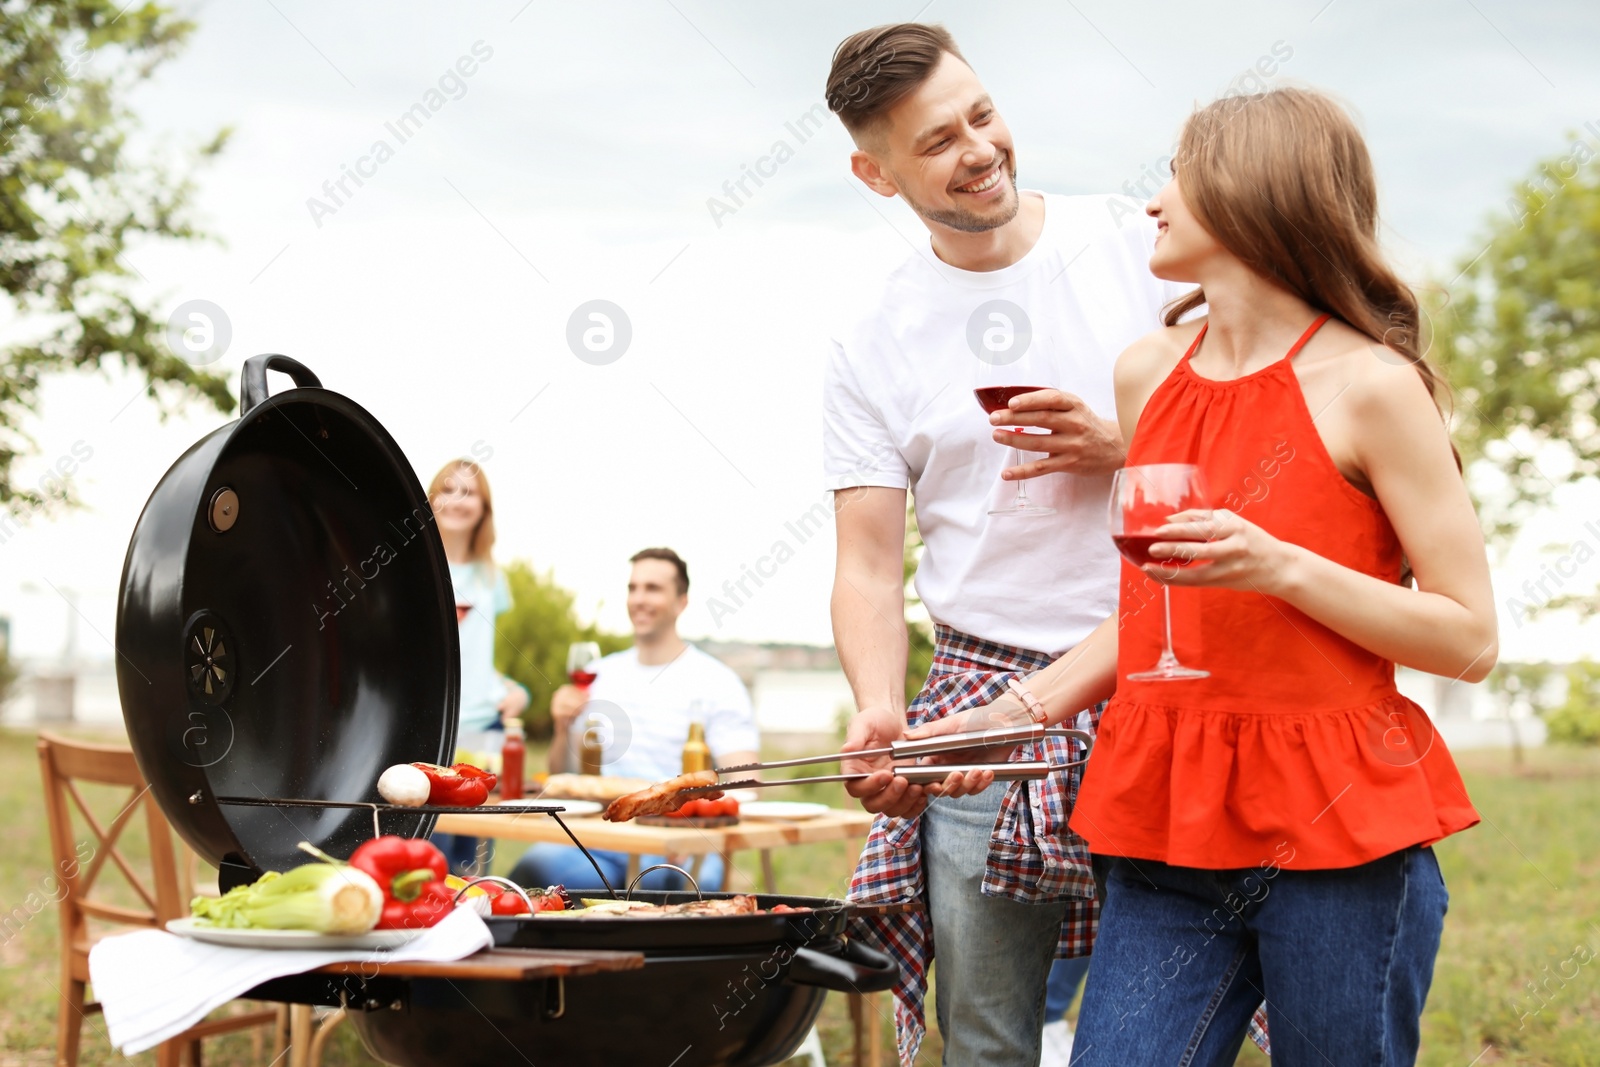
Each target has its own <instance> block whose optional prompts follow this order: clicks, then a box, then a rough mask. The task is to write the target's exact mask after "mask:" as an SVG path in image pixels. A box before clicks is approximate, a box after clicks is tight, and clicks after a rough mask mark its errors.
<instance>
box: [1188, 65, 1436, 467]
mask: <svg viewBox="0 0 1600 1067" xmlns="http://www.w3.org/2000/svg"><path fill="white" fill-rule="evenodd" d="M1172 166H1173V173H1174V174H1175V175H1176V176H1177V178H1178V182H1179V184H1180V185H1181V186H1182V189H1183V198H1184V201H1185V202H1186V203H1187V204H1188V206H1189V209H1190V210H1191V211H1193V212H1194V214H1195V217H1196V218H1197V219H1198V220H1199V222H1200V224H1201V225H1203V226H1204V227H1205V228H1206V230H1207V232H1209V233H1210V234H1211V235H1212V236H1213V237H1215V238H1216V239H1217V241H1218V243H1220V244H1221V245H1222V246H1223V247H1224V248H1226V249H1227V250H1228V251H1229V252H1231V253H1233V254H1234V255H1235V256H1237V257H1238V258H1239V259H1240V260H1241V261H1242V262H1243V263H1244V264H1245V266H1247V267H1249V268H1250V269H1251V270H1253V271H1254V272H1255V273H1257V274H1259V275H1261V276H1262V277H1264V278H1268V279H1270V280H1271V281H1273V282H1276V283H1277V284H1278V285H1280V286H1282V287H1283V288H1284V289H1286V290H1288V291H1289V292H1291V293H1293V294H1294V295H1295V296H1297V297H1299V298H1300V299H1301V300H1304V301H1305V302H1306V303H1308V304H1310V305H1311V306H1312V307H1314V308H1318V309H1320V310H1322V311H1326V312H1328V313H1329V314H1331V315H1332V316H1333V317H1334V318H1336V319H1339V320H1341V321H1343V322H1344V323H1346V324H1348V325H1349V326H1350V327H1352V328H1353V329H1355V330H1358V331H1360V332H1361V333H1364V334H1366V335H1367V336H1368V337H1370V338H1372V339H1373V340H1374V341H1376V342H1377V343H1379V344H1381V345H1387V346H1388V347H1389V348H1392V349H1393V350H1394V351H1396V352H1398V353H1400V354H1401V355H1402V356H1403V357H1405V359H1406V360H1408V361H1409V362H1410V363H1411V365H1412V366H1413V367H1415V368H1416V369H1417V373H1418V374H1420V375H1422V381H1423V383H1424V384H1425V385H1426V386H1427V387H1428V394H1429V395H1430V396H1432V397H1433V402H1434V405H1435V406H1436V407H1438V408H1439V409H1440V413H1441V415H1442V414H1443V412H1444V404H1443V403H1442V401H1443V400H1444V398H1445V397H1447V396H1448V393H1449V388H1448V386H1447V385H1446V384H1445V383H1444V381H1443V379H1441V378H1440V377H1439V374H1438V372H1436V371H1435V370H1434V369H1433V368H1432V367H1431V366H1429V365H1428V362H1427V360H1425V359H1424V358H1423V347H1422V346H1423V340H1422V337H1421V321H1420V319H1421V315H1420V311H1419V308H1418V304H1417V297H1416V294H1415V293H1413V292H1412V291H1411V288H1410V286H1408V285H1406V284H1405V283H1404V282H1403V281H1401V280H1400V278H1399V277H1398V276H1397V275H1396V274H1395V273H1394V271H1393V270H1391V269H1390V267H1389V265H1388V263H1387V262H1385V261H1384V258H1383V253H1382V251H1381V250H1380V249H1379V247H1378V234H1377V229H1378V189H1377V182H1376V181H1375V180H1374V179H1373V174H1372V158H1371V156H1369V155H1368V154H1367V145H1366V141H1365V140H1363V139H1362V136H1361V132H1360V131H1359V130H1357V129H1356V125H1355V123H1354V122H1353V121H1351V118H1350V116H1349V114H1347V113H1346V112H1345V110H1344V108H1342V107H1340V106H1339V104H1337V103H1336V102H1334V101H1333V100H1332V99H1330V98H1329V97H1327V96H1324V95H1323V94H1321V93H1318V92H1314V91H1312V90H1309V89H1295V88H1282V89H1273V90H1270V91H1268V92H1264V93H1256V94H1251V95H1245V96H1230V97H1223V98H1222V99H1220V100H1216V101H1213V102H1212V103H1210V104H1207V105H1206V106H1205V107H1203V108H1200V109H1199V110H1197V111H1195V113H1194V114H1192V115H1190V116H1189V121H1188V122H1186V123H1184V126H1183V133H1182V135H1181V136H1180V137H1179V140H1178V150H1177V153H1176V155H1175V156H1174V157H1173V165H1172ZM1205 300H1206V297H1205V293H1204V292H1202V291H1201V290H1199V289H1196V290H1195V291H1194V292H1192V293H1189V294H1188V295H1187V296H1184V297H1181V298H1180V299H1178V300H1176V301H1174V302H1173V303H1172V304H1171V305H1170V306H1169V307H1168V308H1167V312H1166V324H1167V325H1168V326H1173V325H1176V324H1177V322H1178V320H1179V319H1180V318H1181V317H1182V316H1183V315H1185V314H1187V313H1188V312H1190V311H1192V310H1194V309H1195V308H1197V307H1199V306H1200V305H1201V304H1204V303H1205ZM1460 462H1461V460H1460V456H1459V455H1457V457H1456V463H1457V465H1458V466H1459V464H1460Z"/></svg>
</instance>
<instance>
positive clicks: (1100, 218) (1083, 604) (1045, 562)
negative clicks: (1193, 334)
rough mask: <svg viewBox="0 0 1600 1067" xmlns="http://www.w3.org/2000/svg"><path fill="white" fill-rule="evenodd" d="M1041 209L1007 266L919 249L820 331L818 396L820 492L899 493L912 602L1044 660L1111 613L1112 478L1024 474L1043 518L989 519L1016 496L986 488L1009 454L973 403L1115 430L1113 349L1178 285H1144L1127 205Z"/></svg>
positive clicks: (1144, 262)
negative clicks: (854, 316) (988, 389)
mask: <svg viewBox="0 0 1600 1067" xmlns="http://www.w3.org/2000/svg"><path fill="white" fill-rule="evenodd" d="M1023 195H1025V196H1027V195H1035V196H1037V195H1040V194H1037V193H1031V194H1030V193H1024V194H1023ZM1044 202H1045V220H1044V228H1043V230H1042V232H1041V233H1040V235H1039V240H1038V241H1037V242H1036V243H1035V244H1034V246H1033V248H1031V249H1030V250H1029V251H1028V253H1027V255H1025V256H1023V257H1022V259H1020V260H1018V261H1017V262H1016V263H1013V264H1012V265H1011V266H1009V267H1004V268H1002V269H1000V270H995V271H984V272H974V271H966V270H959V269H957V268H955V267H952V266H950V265H949V264H947V263H944V262H943V261H941V260H939V259H938V257H936V256H935V255H934V254H933V252H932V250H931V248H930V249H929V250H927V251H919V252H918V253H916V254H914V255H912V256H910V257H909V258H907V260H906V261H905V263H904V264H902V265H901V266H900V267H899V268H897V269H896V270H895V271H894V272H893V273H892V274H890V276H889V278H888V280H887V282H886V283H885V285H884V288H883V290H882V292H881V294H880V295H879V297H878V302H877V304H876V306H875V307H873V308H872V310H870V311H869V312H868V313H867V314H865V315H864V316H863V317H862V318H861V319H860V320H859V321H857V322H856V323H855V324H854V326H853V327H851V328H850V329H848V330H846V331H844V332H843V333H842V334H841V335H836V337H835V339H834V343H833V345H832V352H831V358H830V359H829V362H828V367H827V372H826V375H825V380H824V386H823V466H824V472H825V476H826V487H827V488H828V489H830V490H833V489H846V488H851V487H854V486H887V487H889V488H894V489H901V488H909V489H910V490H911V491H912V494H913V496H914V498H915V501H916V511H917V525H918V528H919V529H920V530H921V533H922V539H923V543H924V545H925V548H924V550H923V554H922V559H921V563H920V565H919V566H918V568H917V577H916V589H917V595H918V596H920V597H921V598H922V602H923V604H924V605H925V606H926V607H927V609H928V613H929V614H930V615H931V616H932V618H933V620H934V621H935V622H937V623H941V624H943V625H946V626H951V627H954V628H955V629H957V630H960V631H962V632H964V633H967V634H971V635H972V636H974V637H979V638H983V639H985V640H989V641H997V642H1000V643H1003V644H1008V645H1016V646H1020V647H1022V648H1028V649H1033V650H1035V651H1039V652H1044V653H1047V654H1050V655H1059V654H1060V653H1062V652H1064V651H1066V650H1067V649H1068V648H1070V647H1072V646H1073V645H1074V644H1076V643H1077V642H1078V641H1080V640H1082V639H1083V638H1084V637H1086V636H1087V635H1088V633H1089V631H1090V630H1092V629H1093V628H1094V627H1095V626H1097V625H1098V624H1099V623H1100V622H1101V620H1103V619H1105V618H1106V616H1108V615H1110V614H1111V613H1112V612H1113V611H1114V610H1115V609H1116V604H1117V584H1116V583H1117V574H1118V567H1117V558H1118V557H1117V552H1116V549H1115V548H1114V547H1113V546H1112V544H1111V536H1110V532H1109V530H1108V528H1107V523H1106V508H1107V504H1108V501H1109V498H1110V491H1111V477H1110V476H1109V475H1105V476H1096V477H1088V476H1084V475H1074V474H1049V475H1045V476H1043V477H1040V478H1031V479H1029V480H1028V481H1027V483H1026V485H1027V491H1028V495H1029V497H1030V498H1031V499H1032V500H1033V501H1034V502H1035V503H1040V504H1047V505H1049V506H1050V507H1053V508H1055V509H1056V512H1057V513H1056V514H1055V515H1049V516H1043V517H1033V518H1025V517H1017V516H1012V515H993V516H991V515H989V514H987V512H988V510H989V509H990V508H992V507H995V506H996V505H997V504H998V505H1001V506H1004V505H1005V504H1006V503H1008V502H1009V501H1010V500H1011V499H1012V498H1013V497H1014V496H1015V493H1016V483H1014V482H1002V481H1001V480H1000V472H1001V470H1002V469H1004V468H1005V467H1006V466H1009V465H1010V464H1011V462H1012V461H1011V460H1010V458H1009V457H1010V449H1008V448H1006V447H1004V446H1002V445H1000V444H997V443H995V442H994V441H993V440H992V439H991V434H992V432H993V427H991V426H990V425H989V420H988V417H987V416H986V415H985V413H984V412H983V409H982V408H981V407H979V405H978V402H977V400H976V398H975V397H974V396H973V392H972V391H973V389H974V388H975V387H978V386H982V385H1003V384H1004V385H1042V386H1053V387H1055V388H1058V389H1063V390H1065V391H1066V392H1069V393H1073V394H1075V395H1076V396H1079V397H1081V398H1082V399H1083V400H1084V401H1085V402H1086V403H1087V404H1088V405H1089V406H1090V407H1091V408H1092V409H1093V410H1094V412H1095V413H1096V414H1097V415H1099V416H1100V417H1101V418H1106V419H1113V418H1115V417H1116V397H1115V393H1114V391H1113V387H1112V377H1111V374H1112V366H1113V364H1114V363H1115V362H1116V358H1117V356H1118V354H1120V353H1121V352H1122V350H1123V349H1125V348H1126V347H1127V346H1128V345H1129V344H1131V343H1132V342H1133V341H1134V340H1135V339H1137V338H1138V337H1140V336H1142V335H1144V334H1146V333H1148V332H1150V331H1151V330H1154V329H1156V328H1157V327H1159V326H1160V325H1161V321H1160V319H1161V308H1162V307H1163V305H1164V304H1166V303H1167V302H1168V301H1170V300H1172V299H1173V298H1175V297H1177V296H1179V295H1181V294H1182V293H1184V292H1185V291H1187V290H1188V289H1190V288H1192V286H1181V285H1173V284H1169V283H1165V282H1162V281H1161V280H1159V279H1157V278H1156V277H1155V276H1154V275H1152V274H1151V273H1150V270H1149V260H1150V251H1151V248H1152V245H1153V243H1154V241H1155V223H1154V221H1153V220H1151V219H1150V218H1148V217H1147V216H1146V215H1145V214H1144V211H1143V208H1142V205H1140V204H1139V203H1138V202H1137V201H1133V200H1131V199H1129V198H1127V197H1122V196H1056V195H1046V196H1045V197H1044ZM994 301H1005V302H1009V304H1010V305H1013V306H1010V307H1008V306H1007V305H1006V304H995V303H993V302H994ZM1017 308H1020V309H1021V312H1022V317H1021V318H1019V316H1018V315H1017V313H1016V309H1017ZM1029 324H1031V334H1030V331H1029V328H1028V327H1029ZM1019 345H1020V346H1021V347H1018V346H1019ZM980 352H981V353H982V354H983V357H984V358H980V356H979V353H980ZM1018 353H1020V356H1019V355H1018ZM997 364H999V365H1001V366H997ZM1034 458H1039V457H1038V454H1033V455H1029V454H1027V453H1024V459H1034Z"/></svg>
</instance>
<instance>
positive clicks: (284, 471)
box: [117, 355, 895, 1067]
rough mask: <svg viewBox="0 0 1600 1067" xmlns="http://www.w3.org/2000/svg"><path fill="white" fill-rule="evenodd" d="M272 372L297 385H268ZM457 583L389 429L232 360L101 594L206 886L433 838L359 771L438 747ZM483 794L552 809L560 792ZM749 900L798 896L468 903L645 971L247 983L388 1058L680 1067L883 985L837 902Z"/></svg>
mask: <svg viewBox="0 0 1600 1067" xmlns="http://www.w3.org/2000/svg"><path fill="white" fill-rule="evenodd" d="M269 370H272V371H279V372H282V373H284V374H287V375H288V376H289V378H290V379H291V380H292V381H293V383H294V388H291V389H288V390H285V391H282V392H280V393H278V394H276V395H270V394H269V391H268V383H267V372H268V371H269ZM454 600H455V598H454V595H453V593H452V590H451V586H450V576H449V569H448V566H447V563H446V560H445V556H444V548H443V545H442V544H441V542H440V540H439V535H438V532H437V530H436V529H435V528H434V525H433V514H432V510H431V508H430V506H429V502H428V499H427V496H426V494H425V492H424V490H423V488H422V486H421V485H420V484H419V483H418V481H417V479H416V476H415V475H414V474H413V473H412V471H411V468H410V465H409V464H408V463H407V461H406V460H405V458H404V456H403V454H402V453H401V451H400V448H399V446H398V445H397V444H396V443H395V441H394V439H393V438H392V437H390V436H389V434H388V433H387V432H386V431H385V430H384V429H383V427H382V426H381V425H379V423H378V422H377V420H376V419H374V418H373V417H372V416H371V415H370V414H369V413H368V412H366V411H365V410H363V409H362V408H361V407H360V406H359V405H357V404H356V403H355V402H353V401H351V400H350V399H348V398H347V397H344V396H342V395H340V394H339V393H336V392H333V391H331V390H328V389H325V388H323V387H322V385H321V382H320V381H319V380H318V378H317V376H316V375H315V374H313V373H312V372H311V370H310V369H308V368H307V367H305V366H304V365H303V364H301V363H299V362H297V361H296V360H293V359H290V358H289V357H287V356H283V355H263V356H256V357H254V358H252V359H250V360H248V361H246V363H245V366H244V372H243V381H242V385H241V390H240V402H239V418H238V419H237V420H235V421H234V422H231V423H228V424H227V425H225V426H223V427H221V428H219V429H217V430H215V431H213V432H212V433H210V434H209V435H207V436H206V437H204V438H202V439H201V440H200V441H199V442H197V443H196V444H195V445H194V446H193V447H191V448H190V449H189V450H188V451H187V452H185V453H184V454H183V455H182V456H181V457H179V459H178V460H177V462H176V463H174V464H173V466H172V467H171V469H169V470H168V471H167V473H166V474H165V475H164V476H163V477H162V479H161V481H160V482H159V483H158V484H157V485H156V487H155V490H154V491H153V492H152V494H151V496H150V499H149V501H148V503H146V505H145V508H144V511H143V513H142V514H141V515H140V517H139V521H138V523H137V525H136V526H135V528H134V532H133V537H132V539H131V541H130V542H129V545H128V554H127V559H126V561H125V563H124V567H123V574H122V583H121V590H120V595H119V600H118V605H117V648H118V651H119V653H120V655H119V658H118V661H117V681H118V688H119V691H120V695H121V699H122V708H123V717H124V720H125V721H126V724H127V728H128V737H129V740H130V743H131V744H132V746H133V750H134V754H135V757H136V758H137V760H138V762H139V766H140V769H141V771H142V772H143V773H144V776H145V779H146V781H148V782H149V783H150V787H151V791H152V793H153V795H154V796H155V798H156V800H157V802H158V803H159V804H160V806H161V808H162V810H163V812H165V814H166V816H167V818H168V820H169V821H170V822H171V823H172V825H173V826H174V827H175V828H176V829H177V831H178V833H179V834H180V835H181V836H182V837H183V839H184V840H185V841H186V842H188V844H189V845H190V847H191V848H193V849H194V851H195V852H196V853H197V854H198V855H200V856H201V857H203V858H204V859H206V860H208V861H210V862H212V863H214V864H216V865H217V867H218V870H219V872H220V876H219V881H220V884H221V887H222V888H223V889H224V890H227V889H228V888H231V887H232V886H234V885H240V884H245V883H248V882H250V881H253V880H254V879H255V878H257V877H259V876H260V874H261V873H262V872H263V871H267V870H275V869H276V870H282V869H286V868H288V867H291V866H294V865H297V864H298V863H299V862H301V861H302V860H303V859H304V858H305V857H304V855H303V853H301V852H300V851H299V850H298V843H299V842H301V841H309V842H311V843H312V844H313V845H316V846H317V847H318V848H320V849H322V850H323V851H325V852H327V853H329V854H330V855H333V856H335V857H340V858H346V857H348V856H349V855H350V854H351V852H353V851H354V850H355V848H356V846H358V845H359V844H361V842H363V841H365V840H368V839H369V838H371V837H372V836H373V835H374V834H377V833H393V834H402V835H406V836H419V835H424V834H427V833H429V832H431V830H432V828H433V823H434V820H435V818H436V816H437V813H438V812H439V810H440V809H436V808H426V807H424V808H398V807H395V806H393V805H389V804H386V803H384V802H383V801H382V800H381V798H380V797H379V796H378V794H377V785H376V783H377V780H378V776H379V775H380V774H381V773H382V771H383V770H384V769H385V768H386V767H389V766H391V765H393V764H396V763H409V762H413V761H426V762H432V763H449V762H450V759H451V755H452V753H453V752H454V750H455V724H456V716H457V711H458V705H459V699H460V694H459V688H460V665H459V662H458V652H457V639H456V620H455V606H454ZM450 810H452V811H463V810H467V811H470V810H474V809H450ZM480 810H488V811H494V812H501V813H503V812H507V811H521V812H525V813H527V814H529V815H530V816H536V817H548V818H554V819H556V820H557V821H560V812H561V810H562V809H561V808H560V806H559V805H556V804H538V803H528V804H523V805H518V806H515V807H511V806H507V805H496V806H491V807H488V808H486V809H480ZM562 825H563V827H565V826H566V824H565V823H562ZM567 832H568V834H569V835H571V833H572V831H571V830H570V829H568V831H567ZM573 841H574V844H579V845H580V847H581V842H579V840H578V839H577V838H576V837H574V838H573ZM728 895H731V894H706V896H708V897H719V896H728ZM635 896H636V897H643V898H647V899H651V900H658V901H660V902H678V901H681V900H686V899H693V898H694V896H695V894H694V893H690V894H687V895H684V894H659V893H657V894H648V893H646V894H635ZM759 901H760V905H761V907H763V908H770V907H772V906H773V905H775V904H779V903H787V904H789V905H790V906H791V907H796V908H803V909H807V910H805V911H801V912H796V913H790V914H782V913H780V914H777V915H770V914H758V915H754V916H705V917H700V916H695V917H672V918H618V919H601V918H594V919H583V918H566V919H554V920H552V919H550V918H548V917H543V918H536V917H498V916H497V917H491V918H489V919H488V920H486V921H487V922H488V923H489V925H490V927H491V929H492V930H493V933H494V938H495V942H496V945H497V946H505V947H522V948H561V949H568V950H584V949H618V948H622V949H628V950H632V951H636V952H641V953H642V954H643V955H644V957H645V965H644V967H643V968H642V969H638V970H632V971H623V972H616V973H606V974H594V975H585V976H582V977H573V978H559V977H558V978H547V979H533V980H505V979H496V980H470V981H469V980H452V979H442V978H398V977H393V976H386V975H381V974H363V973H353V974H351V973H347V974H337V975H334V974H306V975H299V976H294V977H290V978H284V979H278V980H275V981H273V982H270V983H267V984H266V985H264V986H262V987H260V988H258V989H256V990H254V991H252V992H251V993H250V994H249V995H250V996H253V997H256V998H259V999H273V1000H284V1001H291V1002H298V1003H311V1004H326V1005H341V1006H344V1007H346V1008H347V1009H348V1010H349V1011H350V1013H351V1018H352V1021H353V1023H354V1025H355V1027H356V1029H357V1030H358V1032H359V1033H360V1034H361V1035H362V1038H363V1040H364V1041H365V1042H366V1044H367V1046H368V1048H369V1049H370V1050H371V1051H372V1052H373V1054H374V1055H376V1056H377V1057H379V1058H380V1059H383V1060H385V1061H387V1062H389V1063H393V1064H397V1065H399V1067H473V1065H476V1064H483V1065H484V1067H504V1065H505V1064H506V1063H507V1062H516V1060H518V1059H519V1058H520V1059H524V1060H527V1061H529V1062H537V1063H539V1064H541V1065H547V1064H548V1065H553V1067H560V1065H566V1064H572V1065H576V1064H614V1063H618V1062H623V1061H629V1060H634V1059H637V1058H639V1057H640V1056H642V1055H646V1053H647V1049H648V1048H649V1047H657V1046H658V1047H659V1049H660V1050H667V1051H666V1055H665V1056H663V1057H661V1059H662V1062H663V1063H666V1062H669V1061H672V1058H673V1056H680V1059H678V1060H677V1061H676V1062H677V1063H678V1064H680V1067H696V1065H703V1067H720V1065H739V1067H743V1065H751V1067H754V1065H759V1064H771V1063H777V1062H780V1061H781V1060H783V1059H784V1058H786V1057H787V1056H789V1055H790V1054H792V1053H793V1051H794V1050H795V1049H796V1048H797V1047H798V1046H799V1044H800V1042H801V1041H802V1040H803V1038H804V1036H805V1034H806V1032H807V1031H808V1030H809V1028H810V1026H811V1024H812V1022H813V1021H814V1020H815V1018H816V1015H817V1012H818V1011H820V1010H821V1006H822V1001H823V998H824V997H825V996H826V994H827V991H828V990H830V989H832V990H841V991H846V990H848V991H855V992H871V991H876V990H881V989H886V988H889V987H890V986H891V985H892V984H893V982H894V979H895V968H894V965H893V964H892V963H891V962H890V960H889V959H888V958H887V957H885V956H883V955H882V954H881V953H877V952H875V951H873V950H871V949H869V948H867V947H865V946H862V945H860V944H856V943H851V942H850V941H848V940H847V939H846V938H845V936H844V925H845V921H846V919H847V917H848V915H849V914H850V913H851V911H852V909H853V908H854V907H855V906H854V905H852V904H850V903H848V902H846V901H842V900H833V899H826V898H807V897H777V896H762V897H760V898H759ZM508 1042H509V1043H510V1044H511V1045H512V1046H514V1048H515V1049H516V1052H513V1050H512V1049H508V1048H507V1047H506V1044H507V1043H508ZM669 1045H671V1046H672V1047H671V1048H670V1050H668V1046H669ZM518 1052H520V1053H521V1055H520V1056H518V1055H517V1053H518ZM646 1058H648V1056H647V1055H646Z"/></svg>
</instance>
